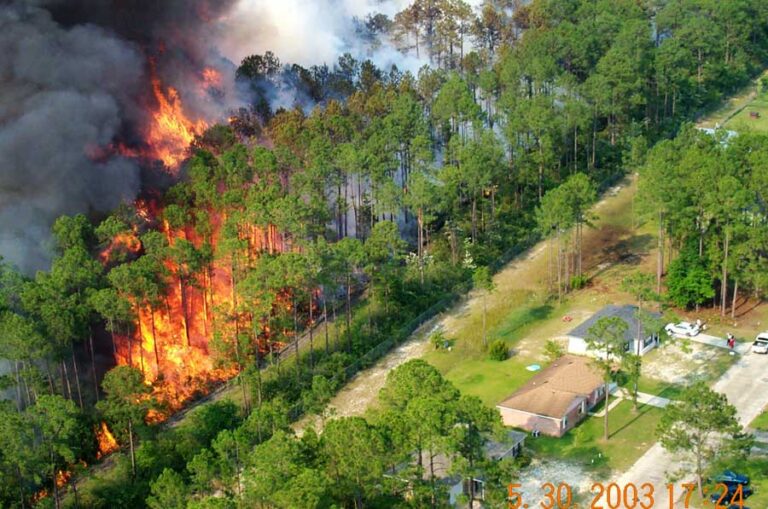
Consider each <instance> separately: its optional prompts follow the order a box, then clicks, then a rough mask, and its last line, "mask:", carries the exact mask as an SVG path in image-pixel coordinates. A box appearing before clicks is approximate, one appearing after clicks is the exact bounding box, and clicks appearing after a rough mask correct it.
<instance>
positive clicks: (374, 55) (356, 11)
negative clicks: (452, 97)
mask: <svg viewBox="0 0 768 509" xmlns="http://www.w3.org/2000/svg"><path fill="white" fill-rule="evenodd" d="M409 3H410V2H409V1H408V0H378V1H377V0H278V1H275V0H240V1H239V2H238V3H237V4H236V5H235V6H234V7H233V8H232V9H231V10H230V12H229V13H228V15H226V16H225V17H224V18H223V19H222V20H220V21H221V23H220V25H219V32H218V37H217V39H218V40H217V41H216V46H217V47H218V49H219V51H221V53H222V54H223V55H224V56H226V57H227V58H228V59H230V60H232V61H233V62H236V63H239V62H240V61H241V60H242V59H243V58H244V57H246V56H248V55H252V54H254V53H263V52H264V51H267V50H268V51H272V52H273V53H274V54H275V55H277V57H278V58H280V60H281V61H284V62H291V63H297V64H299V65H303V66H311V65H315V64H323V63H326V64H329V65H331V64H333V63H334V62H336V60H337V59H338V57H339V56H340V55H342V54H344V53H350V54H352V56H353V57H355V58H357V59H365V58H370V59H371V60H372V61H373V62H374V63H375V64H376V65H377V66H379V67H381V68H383V69H385V70H388V69H389V68H390V67H391V66H392V65H393V64H395V65H397V66H398V68H399V69H400V70H408V71H411V72H416V71H417V70H418V69H419V68H420V67H421V66H422V65H424V64H426V63H427V62H426V61H425V60H420V59H417V58H416V57H415V56H411V55H403V54H401V53H400V52H398V51H397V50H395V49H394V47H392V46H391V45H390V44H383V45H381V46H380V47H379V48H377V49H375V50H371V48H368V47H367V46H366V43H365V42H364V41H361V40H360V39H359V37H358V35H357V34H356V33H355V28H356V26H355V23H354V20H355V19H356V18H357V19H358V20H364V19H365V18H366V17H367V16H368V15H370V14H375V13H381V14H385V15H387V16H389V17H390V18H392V17H393V16H394V15H395V14H396V13H397V12H398V11H400V10H402V9H403V8H404V7H406V6H407V5H408V4H409Z"/></svg>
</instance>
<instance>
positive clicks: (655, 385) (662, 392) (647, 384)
mask: <svg viewBox="0 0 768 509" xmlns="http://www.w3.org/2000/svg"><path fill="white" fill-rule="evenodd" d="M626 387H627V388H629V385H626ZM637 390H638V391H640V392H645V393H648V394H653V395H654V396H661V397H662V398H667V399H676V398H677V397H678V395H679V394H680V392H681V391H682V390H683V386H682V385H678V384H673V383H669V382H666V381H663V380H657V379H655V378H650V377H646V376H641V377H640V380H639V381H638V384H637Z"/></svg>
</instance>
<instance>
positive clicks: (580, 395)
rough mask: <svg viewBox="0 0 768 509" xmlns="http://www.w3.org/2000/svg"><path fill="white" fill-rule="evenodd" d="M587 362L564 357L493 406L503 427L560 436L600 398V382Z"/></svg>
mask: <svg viewBox="0 0 768 509" xmlns="http://www.w3.org/2000/svg"><path fill="white" fill-rule="evenodd" d="M590 362H591V360H590V359H588V358H586V357H579V356H575V355H565V356H563V357H561V358H559V359H557V360H556V361H555V362H553V363H552V364H550V365H549V366H547V367H546V368H545V369H543V370H541V371H540V372H539V373H537V374H536V376H534V377H533V378H531V379H530V380H529V381H528V383H527V384H525V385H524V386H523V387H521V388H520V389H518V390H517V391H515V392H514V393H513V394H512V395H511V396H509V397H508V398H507V399H505V400H504V401H502V402H501V403H499V404H498V405H497V406H496V408H498V409H499V412H501V417H502V419H503V421H504V424H505V425H506V426H513V427H516V428H523V429H525V430H528V431H532V432H534V431H537V432H539V433H542V434H544V435H550V436H553V437H561V436H563V435H564V434H565V432H566V431H568V430H569V429H571V428H573V427H574V426H575V425H576V424H577V423H579V422H580V421H581V420H582V419H583V418H584V417H585V416H586V415H587V412H589V410H590V409H591V408H592V407H594V406H595V405H596V404H597V403H598V402H599V401H600V400H601V399H602V398H603V394H604V389H603V379H602V377H601V376H600V375H599V374H598V372H597V371H596V370H595V368H593V367H592V365H591V364H590Z"/></svg>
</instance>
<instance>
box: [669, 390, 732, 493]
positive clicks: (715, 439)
mask: <svg viewBox="0 0 768 509" xmlns="http://www.w3.org/2000/svg"><path fill="white" fill-rule="evenodd" d="M657 433H658V436H659V440H660V441H661V445H662V446H663V447H664V448H665V449H667V450H668V451H670V452H686V453H690V454H692V455H693V457H694V460H695V463H696V483H697V485H698V488H699V495H700V496H702V497H703V496H704V491H703V489H702V473H703V470H704V466H705V463H706V462H707V461H708V460H710V459H712V458H713V457H714V456H715V455H716V454H718V453H719V451H720V450H721V449H723V448H727V447H728V445H729V444H730V443H732V442H733V441H734V440H740V439H741V438H742V437H741V426H740V425H739V421H738V420H737V419H736V408H734V406H733V405H731V404H730V403H728V399H727V398H726V397H725V395H724V394H720V393H718V392H715V391H713V390H712V389H710V388H709V387H708V386H707V385H706V383H704V382H696V383H694V384H693V385H691V386H690V387H688V388H686V389H685V390H684V391H683V392H682V394H681V395H680V398H679V399H678V400H677V401H674V402H672V403H671V404H670V405H669V406H668V407H667V408H666V409H665V411H664V414H663V415H662V416H661V421H660V422H659V426H658V430H657Z"/></svg>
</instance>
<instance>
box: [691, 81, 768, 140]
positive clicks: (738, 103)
mask: <svg viewBox="0 0 768 509" xmlns="http://www.w3.org/2000/svg"><path fill="white" fill-rule="evenodd" d="M766 76H768V71H766V72H764V73H763V74H761V75H760V76H758V77H757V78H756V79H755V80H753V81H752V82H751V83H750V84H748V85H747V86H745V87H744V88H743V89H742V90H741V91H740V92H739V93H738V94H736V95H734V96H732V97H730V98H728V100H726V101H725V102H723V104H722V105H721V106H720V107H718V108H717V109H715V110H713V111H711V112H709V113H708V114H707V116H706V117H705V118H704V119H702V120H701V121H699V123H698V125H699V126H700V127H715V125H717V124H719V125H721V126H722V125H725V124H726V123H728V122H729V120H730V119H732V117H733V119H735V117H736V116H738V115H735V113H736V112H737V111H739V110H740V109H741V108H745V106H747V105H750V102H751V101H752V100H753V99H754V98H755V97H756V96H757V94H758V88H759V87H758V83H759V82H760V79H762V78H764V77H766ZM750 106H751V105H750ZM745 109H746V108H745ZM747 115H748V114H747ZM728 127H729V129H730V128H735V127H734V126H731V125H729V126H728Z"/></svg>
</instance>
